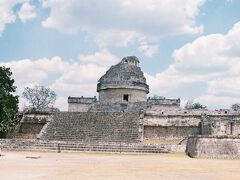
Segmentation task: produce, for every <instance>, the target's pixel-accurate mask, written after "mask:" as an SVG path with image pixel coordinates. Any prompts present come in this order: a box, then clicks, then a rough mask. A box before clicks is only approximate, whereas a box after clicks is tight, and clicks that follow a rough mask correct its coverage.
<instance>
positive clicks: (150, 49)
mask: <svg viewBox="0 0 240 180" xmlns="http://www.w3.org/2000/svg"><path fill="white" fill-rule="evenodd" d="M138 50H139V51H140V52H142V53H143V54H144V55H145V56H147V57H152V56H153V55H154V54H155V53H157V51H158V46H157V45H150V44H148V43H147V42H141V43H140V46H139V47H138Z"/></svg>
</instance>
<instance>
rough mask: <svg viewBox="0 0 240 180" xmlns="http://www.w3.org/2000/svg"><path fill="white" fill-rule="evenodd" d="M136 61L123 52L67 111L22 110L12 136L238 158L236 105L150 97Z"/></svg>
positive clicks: (239, 126) (72, 100)
mask: <svg viewBox="0 0 240 180" xmlns="http://www.w3.org/2000/svg"><path fill="white" fill-rule="evenodd" d="M139 63H140V62H139V60H138V58H137V57H135V56H129V57H124V58H123V59H122V61H121V62H119V63H118V64H116V65H113V66H111V67H110V69H109V70H108V71H107V72H106V73H105V74H104V75H103V76H102V77H101V78H100V79H99V80H98V84H97V92H98V93H99V97H98V98H97V97H83V96H80V97H68V112H49V113H37V112H29V113H25V114H23V118H22V120H21V124H20V125H19V126H18V127H16V130H15V134H14V133H12V136H13V137H15V138H18V139H19V138H22V139H26V138H27V139H32V140H34V139H35V141H32V140H31V142H29V143H26V142H21V141H19V142H18V143H20V144H18V145H19V146H21V147H25V146H26V144H30V145H31V147H32V146H34V147H40V146H42V143H43V142H45V141H47V142H48V141H51V142H55V141H57V142H59V144H62V145H63V146H64V147H65V146H67V144H68V143H70V142H76V144H79V143H82V144H81V147H82V146H83V147H85V146H86V145H87V144H96V143H97V144H98V145H97V146H94V145H91V147H92V150H93V149H94V147H98V146H100V145H99V143H100V144H101V143H102V144H104V143H114V144H118V143H122V142H123V143H127V144H128V145H126V148H127V149H128V151H129V152H130V151H136V152H169V151H184V150H185V149H186V153H187V154H188V155H189V156H191V157H207V158H240V112H239V111H234V110H230V109H225V110H215V111H208V110H188V109H182V108H181V107H180V99H166V98H161V97H157V98H148V97H147V94H148V93H149V86H148V84H147V82H146V78H145V77H144V74H143V72H142V71H141V68H140V67H139ZM3 142H5V143H9V144H11V143H14V141H10V140H9V141H3ZM15 143H16V142H15ZM132 143H135V145H130V144H132ZM73 144H74V143H73ZM144 144H145V145H144ZM30 145H29V146H30ZM153 145H154V148H155V149H154V150H153V149H152V148H153ZM72 146H74V145H72ZM79 146H80V145H79ZM9 147H14V146H13V145H11V146H9ZM74 147H75V146H74ZM109 147H110V146H109ZM112 147H113V145H112ZM114 147H115V145H114ZM130 147H132V150H131V148H130ZM140 147H141V148H142V149H141V151H140V149H138V148H140ZM49 148H50V145H49ZM75 148H78V147H75ZM134 148H135V149H134ZM90 149H91V148H90ZM98 150H99V149H98ZM126 152H127V150H126Z"/></svg>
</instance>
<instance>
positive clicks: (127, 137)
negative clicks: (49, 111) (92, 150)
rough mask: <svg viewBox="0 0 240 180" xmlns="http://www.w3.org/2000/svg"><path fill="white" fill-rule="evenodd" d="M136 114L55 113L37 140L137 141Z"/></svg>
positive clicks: (138, 121)
mask: <svg viewBox="0 0 240 180" xmlns="http://www.w3.org/2000/svg"><path fill="white" fill-rule="evenodd" d="M139 124H140V120H139V113H134V112H131V113H120V112H118V113H117V112H116V113H114V112H86V113H84V112H82V113H70V112H62V113H56V114H55V115H54V116H53V119H52V120H51V121H50V122H49V123H48V124H46V128H44V132H41V136H40V139H45V140H59V141H61V140H69V141H84V142H95V141H99V142H138V141H139V140H140V133H139Z"/></svg>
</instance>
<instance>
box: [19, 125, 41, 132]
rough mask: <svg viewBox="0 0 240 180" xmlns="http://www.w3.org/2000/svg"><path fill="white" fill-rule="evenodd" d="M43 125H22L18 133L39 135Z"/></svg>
mask: <svg viewBox="0 0 240 180" xmlns="http://www.w3.org/2000/svg"><path fill="white" fill-rule="evenodd" d="M44 125H45V123H22V124H21V126H20V129H19V133H22V134H39V133H40V131H41V130H42V128H43V126H44Z"/></svg>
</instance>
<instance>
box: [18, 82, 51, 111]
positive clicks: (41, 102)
mask: <svg viewBox="0 0 240 180" xmlns="http://www.w3.org/2000/svg"><path fill="white" fill-rule="evenodd" d="M22 95H23V97H24V98H25V99H26V100H28V101H29V103H30V108H33V109H36V110H44V109H47V108H51V107H53V105H54V103H55V101H56V94H55V92H54V91H52V90H51V89H50V88H47V87H44V86H34V87H33V88H30V87H26V88H25V89H24V91H23V93H22Z"/></svg>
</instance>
